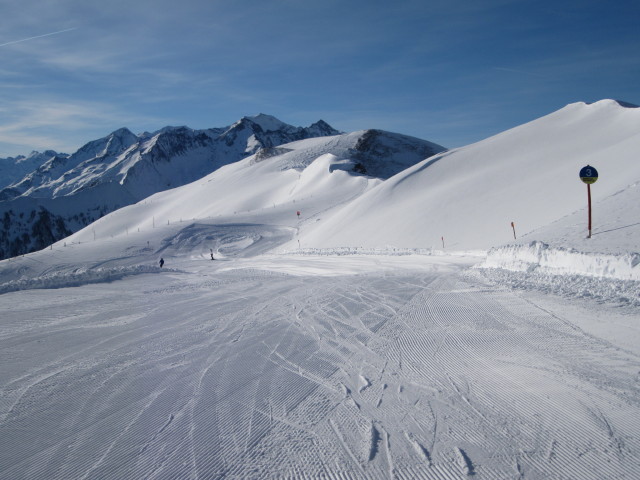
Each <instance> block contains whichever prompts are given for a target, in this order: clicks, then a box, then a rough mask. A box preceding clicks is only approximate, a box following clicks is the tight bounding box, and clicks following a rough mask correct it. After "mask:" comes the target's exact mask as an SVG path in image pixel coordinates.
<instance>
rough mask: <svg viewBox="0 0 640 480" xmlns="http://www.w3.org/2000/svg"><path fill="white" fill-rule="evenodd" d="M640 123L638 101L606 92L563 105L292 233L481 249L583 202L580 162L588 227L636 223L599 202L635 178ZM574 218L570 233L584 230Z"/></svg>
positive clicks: (311, 242) (328, 241)
mask: <svg viewBox="0 0 640 480" xmlns="http://www.w3.org/2000/svg"><path fill="white" fill-rule="evenodd" d="M639 131H640V108H630V107H627V106H622V105H620V104H619V103H618V102H615V101H611V100H605V101H601V102H597V103H594V104H590V105H587V104H584V103H577V104H572V105H568V106H567V107H565V108H563V109H561V110H559V111H557V112H555V113H552V114H550V115H548V116H545V117H542V118H540V119H538V120H535V121H533V122H530V123H528V124H526V125H522V126H519V127H516V128H514V129H512V130H509V131H506V132H504V133H501V134H499V135H496V136H495V137H491V138H488V139H486V140H484V141H482V142H479V143H476V144H473V145H469V146H467V147H463V148H459V149H456V150H453V151H448V152H445V153H442V154H440V155H438V156H436V157H433V158H431V159H428V160H425V161H424V162H422V163H420V164H418V165H416V166H415V167H412V168H409V169H407V170H406V171H404V172H401V173H399V174H398V175H396V176H395V177H394V178H392V179H390V180H389V181H387V182H385V183H384V184H383V185H380V186H379V187H378V188H376V189H375V190H372V191H370V192H368V193H367V194H366V195H363V196H362V197H360V198H359V199H358V200H357V201H354V202H352V203H350V204H348V205H345V206H344V207H343V208H342V210H341V211H340V212H337V213H336V214H335V215H333V216H332V217H331V218H326V219H325V220H324V221H323V222H321V223H318V224H316V225H314V227H313V228H310V229H308V230H306V231H303V232H301V235H300V237H301V242H303V243H304V244H305V245H308V246H311V247H333V246H364V247H371V246H381V245H392V246H396V247H434V248H441V247H442V237H444V245H445V248H446V249H454V250H467V249H489V248H491V247H494V246H498V245H501V244H503V243H507V242H509V241H510V240H512V239H513V231H512V228H511V222H514V223H515V226H516V231H517V234H518V235H524V234H527V233H529V232H531V231H533V230H536V229H538V228H541V227H544V226H546V225H548V224H550V223H552V222H554V221H556V220H558V219H560V218H562V217H565V216H566V215H569V214H572V213H573V212H575V211H577V210H580V209H583V208H586V204H587V192H586V186H585V185H584V184H583V183H582V182H581V181H580V179H579V177H578V172H579V171H580V169H581V168H582V167H583V166H585V165H587V164H590V165H592V166H594V167H596V168H597V169H598V171H599V173H600V179H599V180H598V182H597V183H596V184H595V185H594V186H593V188H592V190H593V201H594V203H595V204H596V207H595V210H596V214H595V215H596V216H595V225H596V228H597V230H598V231H602V230H606V229H609V228H611V223H617V222H621V223H622V224H625V223H626V224H627V225H628V224H633V223H637V221H638V220H637V218H638V217H637V216H636V217H634V216H633V212H632V211H625V210H624V209H623V210H621V211H619V212H618V213H617V214H616V215H615V219H614V218H608V217H607V216H606V214H605V213H604V212H601V211H599V210H598V204H600V202H602V201H604V200H605V199H606V198H607V197H610V196H613V195H616V194H619V193H620V192H621V191H623V190H625V189H628V188H632V186H633V185H634V184H636V183H637V182H638V181H640V162H638V161H637V159H638V152H639V151H640V135H638V132H639ZM633 192H637V189H635V190H632V191H630V195H631V196H633ZM636 198H637V197H636ZM625 217H626V218H625ZM584 218H586V213H585V214H584ZM576 220H577V218H576ZM580 223H581V224H582V225H583V230H582V231H576V232H575V234H574V235H573V236H572V237H571V239H570V240H571V241H576V242H581V241H582V239H583V238H584V237H585V236H586V227H587V226H586V223H584V222H580ZM608 225H609V226H608ZM581 243H582V242H581ZM636 245H637V244H636Z"/></svg>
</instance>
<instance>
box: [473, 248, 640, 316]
mask: <svg viewBox="0 0 640 480" xmlns="http://www.w3.org/2000/svg"><path fill="white" fill-rule="evenodd" d="M476 268H477V269H479V270H480V271H481V273H482V274H483V275H484V276H485V277H486V278H488V279H490V280H492V281H494V282H498V283H500V284H503V285H506V286H508V287H511V288H516V289H525V290H530V289H536V290H541V291H544V292H547V293H552V294H555V295H560V296H571V297H577V298H593V299H595V300H599V301H609V302H615V303H622V304H629V305H633V306H640V254H638V253H625V254H619V255H615V254H596V253H585V252H579V251H577V250H574V249H571V248H562V247H551V246H549V245H548V244H546V243H544V242H540V241H534V242H531V243H530V244H528V245H508V246H503V247H498V248H494V249H492V250H490V251H489V252H488V254H487V258H486V259H485V261H484V262H483V263H481V264H479V265H477V266H476Z"/></svg>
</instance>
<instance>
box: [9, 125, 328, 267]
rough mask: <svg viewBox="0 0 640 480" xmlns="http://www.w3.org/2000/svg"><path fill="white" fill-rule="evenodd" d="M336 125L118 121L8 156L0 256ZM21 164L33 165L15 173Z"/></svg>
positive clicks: (27, 248)
mask: <svg viewBox="0 0 640 480" xmlns="http://www.w3.org/2000/svg"><path fill="white" fill-rule="evenodd" d="M337 133H338V132H337V131H336V130H334V129H333V128H331V127H330V126H329V125H328V124H326V123H325V122H323V121H319V122H317V123H315V124H313V125H311V126H310V127H307V128H302V127H293V126H291V125H287V124H285V123H283V122H281V121H279V120H277V119H275V118H274V117H271V116H269V115H264V114H260V115H256V116H253V117H244V118H242V119H241V120H239V121H238V122H236V123H235V124H233V125H231V126H229V127H225V128H214V129H207V130H192V129H190V128H187V127H177V128H175V127H166V128H164V129H162V130H160V131H158V132H155V133H153V134H149V133H144V134H141V135H134V134H133V133H131V132H130V131H129V130H127V129H126V128H122V129H119V130H116V131H115V132H113V133H111V134H110V135H108V136H106V137H104V138H101V139H98V140H94V141H92V142H89V143H87V144H86V145H85V146H83V147H82V148H80V149H79V150H78V151H77V152H75V153H74V154H72V155H55V154H54V155H51V154H44V155H39V156H36V155H32V156H31V157H29V158H27V159H17V160H15V159H5V160H4V161H3V162H2V164H4V165H7V166H11V170H10V171H9V168H8V167H7V172H6V175H3V178H4V179H5V182H9V183H10V184H9V185H6V186H4V188H3V189H2V190H1V191H0V200H2V201H0V217H1V218H3V223H2V225H0V227H1V229H0V258H6V257H8V256H14V255H18V254H22V253H25V252H29V251H32V250H33V249H34V248H42V247H44V246H45V245H48V244H50V243H52V242H53V241H56V240H59V239H60V238H63V237H64V236H66V235H68V234H69V233H71V232H73V231H76V230H78V229H79V228H81V227H83V226H85V225H87V224H89V223H91V222H92V221H94V220H96V219H98V218H100V217H101V216H103V215H105V214H106V213H109V212H111V211H114V210H117V209H118V208H120V207H123V206H125V205H129V204H131V203H135V202H136V201H138V200H141V199H143V198H145V197H147V196H149V195H152V194H153V193H156V192H158V191H162V190H166V189H169V188H173V187H177V186H180V185H184V184H186V183H189V182H192V181H194V180H197V179H199V178H201V177H202V176H204V175H206V174H208V173H211V172H212V171H214V170H216V169H217V168H219V167H220V166H222V165H226V164H229V163H233V162H236V161H238V160H240V159H242V158H244V157H246V156H248V155H250V154H252V153H255V152H257V151H258V150H259V149H261V148H272V147H274V146H277V145H280V144H282V143H287V142H291V141H295V140H300V139H303V138H310V137H316V136H324V135H335V134H337ZM51 153H55V152H51ZM36 157H37V158H36ZM38 161H39V163H38ZM25 162H27V163H25ZM24 165H36V166H37V167H34V168H33V170H32V171H30V172H29V173H28V174H26V175H24V174H23V175H24V176H21V178H20V179H19V180H15V178H16V177H17V176H18V174H19V172H20V171H21V170H20V169H19V167H20V166H22V167H24ZM23 169H25V168H23ZM11 180H15V181H11Z"/></svg>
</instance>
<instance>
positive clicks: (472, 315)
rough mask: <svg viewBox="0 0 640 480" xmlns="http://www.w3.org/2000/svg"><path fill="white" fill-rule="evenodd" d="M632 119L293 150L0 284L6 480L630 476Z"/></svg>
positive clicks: (124, 215) (0, 266)
mask: <svg viewBox="0 0 640 480" xmlns="http://www.w3.org/2000/svg"><path fill="white" fill-rule="evenodd" d="M639 113H640V109H636V108H630V107H628V106H622V105H619V104H618V103H616V102H612V101H603V102H598V103H596V104H593V105H585V104H574V105H570V106H568V107H566V108H565V109H562V110H560V111H559V112H556V113H554V114H551V115H549V116H547V117H543V118H541V119H539V120H537V121H534V122H532V123H530V124H527V125H523V126H521V127H518V128H516V129H513V130H510V131H508V132H505V133H503V134H501V135H498V136H496V137H493V138H490V139H487V140H485V141H484V142H480V143H478V144H475V145H470V146H468V147H465V148H462V149H458V150H455V151H451V152H445V153H443V154H441V155H438V156H435V157H433V158H432V159H430V160H429V159H427V160H426V161H422V162H419V160H417V159H416V157H419V156H420V155H423V153H422V150H421V149H422V148H430V147H429V145H428V142H422V143H420V142H418V143H415V139H414V140H412V139H410V138H408V137H403V136H398V135H395V134H388V133H386V132H378V131H373V132H371V131H366V132H354V133H351V134H343V135H334V136H329V137H325V138H312V139H305V140H299V141H295V142H291V143H288V144H284V145H280V146H274V147H271V148H265V149H261V150H259V151H258V152H257V153H255V154H253V155H251V156H249V157H247V158H245V159H243V160H240V161H238V162H235V163H233V164H229V165H225V166H223V167H221V168H219V169H218V170H216V171H214V172H213V173H210V174H208V175H206V176H205V177H203V178H201V179H198V180H196V181H195V182H193V183H190V184H187V185H183V186H180V187H178V188H174V189H172V190H168V191H164V192H159V193H156V194H154V195H152V196H150V197H148V198H146V199H144V200H141V201H139V202H137V203H136V204H134V205H130V206H127V207H125V208H121V209H119V210H117V211H115V212H112V213H110V214H108V215H106V216H104V217H103V218H101V219H100V220H98V221H96V222H94V223H92V224H91V225H89V226H88V227H86V228H84V229H82V230H80V231H78V232H77V233H75V234H73V235H71V236H69V237H67V238H65V239H64V240H61V241H59V242H56V243H54V244H52V245H51V246H50V247H48V248H45V249H43V250H40V251H37V252H34V253H31V254H28V255H24V256H18V257H15V258H11V259H9V260H4V261H0V311H2V312H3V313H2V316H0V326H1V329H0V356H1V361H0V365H1V367H0V439H2V448H0V479H2V480H4V479H7V480H8V479H27V478H28V479H45V478H46V479H47V480H55V479H60V480H61V479H69V478H80V479H98V478H100V479H105V480H122V479H126V480H134V479H140V478H146V479H155V480H159V479H167V480H173V479H187V478H220V479H241V478H242V479H245V478H252V479H253V478H255V479H273V478H295V479H331V480H345V479H387V478H398V479H407V480H408V479H434V480H453V479H460V478H476V479H478V480H485V479H486V480H502V479H510V478H518V479H523V480H547V479H552V478H553V479H555V478H558V479H560V478H562V479H567V480H602V479H609V478H616V479H618V478H619V479H631V478H635V476H636V474H637V472H638V471H640V441H639V440H638V439H640V421H639V420H638V419H640V400H639V399H640V388H639V383H638V372H640V330H639V329H638V328H637V321H638V314H639V312H640V279H638V269H639V268H640V261H639V260H640V254H639V253H638V252H640V240H639V238H640V235H638V232H639V228H640V220H638V219H639V218H640V217H639V216H638V215H639V213H640V212H639V210H638V209H639V208H640V201H639V200H640V198H639V195H638V193H639V191H640V190H639V188H638V180H639V177H640V175H639V173H640V172H639V170H638V168H639V167H638V166H637V161H636V160H635V158H636V157H637V154H638V153H639V152H640V145H638V134H637V132H638V131H640V130H639V129H638V126H639V125H638V122H639V119H638V115H639ZM372 139H374V140H375V142H373V143H372V142H371V140H372ZM417 146H418V147H419V148H418V147H417ZM389 157H392V158H389ZM382 158H387V160H389V161H387V162H384V163H381V162H380V160H381V159H382ZM416 162H418V163H417V164H416ZM587 163H589V164H591V165H593V166H595V167H597V168H598V170H599V173H600V179H599V180H598V182H597V183H595V184H594V185H593V186H592V191H593V197H594V205H593V207H594V229H593V237H592V238H590V239H586V238H585V237H586V221H587V216H586V211H585V206H586V187H585V185H584V184H582V183H581V182H580V179H579V178H578V171H579V169H580V168H581V167H582V166H584V165H586V164H587ZM414 164H415V165H414ZM532 165H533V166H539V167H540V169H539V170H538V169H536V168H533V169H532V168H530V167H531V166H532ZM370 172H376V175H375V176H374V175H369V174H368V173H370ZM476 179H477V181H476ZM574 197H575V198H574ZM440 198H442V201H437V199H440ZM532 199H535V201H532ZM414 205H420V206H421V210H419V211H418V210H416V209H415V208H413V206H414ZM474 212H483V213H484V216H482V217H481V218H476V217H475V216H474V215H473V213H474ZM423 217H424V218H423ZM419 218H420V219H421V221H418V219H419ZM460 218H463V219H464V220H465V221H466V222H467V223H469V225H471V226H472V227H473V228H472V230H471V232H470V233H468V234H467V233H466V232H467V230H466V228H463V227H460V226H459V222H460ZM511 221H514V222H515V226H516V232H517V235H518V239H517V240H514V239H513V230H512V229H511V225H510V222H511ZM498 229H502V230H500V231H499V232H498V231H497V230H498ZM465 234H466V236H465ZM441 237H444V239H445V247H444V249H443V248H442V243H441V241H442V240H441ZM160 258H162V259H163V260H164V262H165V263H164V266H163V267H161V266H160V265H159V263H158V261H159V260H160ZM549 293H553V294H554V295H549Z"/></svg>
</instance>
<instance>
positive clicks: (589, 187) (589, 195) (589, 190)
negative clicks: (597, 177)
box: [587, 183, 591, 238]
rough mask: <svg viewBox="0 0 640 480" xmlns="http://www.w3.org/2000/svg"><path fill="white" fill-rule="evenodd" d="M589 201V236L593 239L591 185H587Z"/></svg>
mask: <svg viewBox="0 0 640 480" xmlns="http://www.w3.org/2000/svg"><path fill="white" fill-rule="evenodd" d="M587 200H588V203H589V236H588V237H587V238H591V184H590V183H587Z"/></svg>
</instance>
